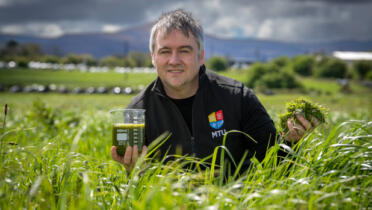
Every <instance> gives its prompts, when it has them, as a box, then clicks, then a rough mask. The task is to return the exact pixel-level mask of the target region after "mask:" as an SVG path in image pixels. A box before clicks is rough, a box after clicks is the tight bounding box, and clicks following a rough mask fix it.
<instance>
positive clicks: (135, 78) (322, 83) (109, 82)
mask: <svg viewBox="0 0 372 210" xmlns="http://www.w3.org/2000/svg"><path fill="white" fill-rule="evenodd" d="M219 74H221V75H224V76H227V77H230V78H233V79H236V80H238V81H241V82H244V81H245V79H246V72H245V71H240V70H230V71H226V72H221V73H219ZM155 78H156V74H155V73H116V72H113V71H110V72H106V73H103V72H97V73H91V72H80V71H60V70H33V69H11V70H8V69H0V84H1V85H32V84H35V83H36V84H41V85H49V84H55V85H64V86H65V87H68V88H74V87H81V88H87V87H99V86H105V87H114V86H120V87H132V88H138V87H139V86H146V85H147V84H149V83H150V82H151V81H153V80H154V79H155ZM299 80H300V81H301V82H302V83H303V84H304V87H305V88H306V89H307V90H310V91H313V92H317V91H321V92H322V93H328V94H329V93H330V94H334V93H338V92H339V90H340V85H339V84H338V83H337V80H335V79H314V78H310V77H308V78H303V77H300V78H299ZM351 90H352V91H354V93H357V94H358V93H369V92H371V90H370V89H369V88H366V87H364V86H362V85H361V84H360V83H358V82H355V81H352V82H351Z"/></svg>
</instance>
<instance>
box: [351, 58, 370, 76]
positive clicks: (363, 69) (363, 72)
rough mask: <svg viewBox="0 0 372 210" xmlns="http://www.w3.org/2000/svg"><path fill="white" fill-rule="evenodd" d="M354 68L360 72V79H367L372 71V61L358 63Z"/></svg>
mask: <svg viewBox="0 0 372 210" xmlns="http://www.w3.org/2000/svg"><path fill="white" fill-rule="evenodd" d="M353 68H354V69H355V70H356V71H357V72H358V75H359V78H360V79H365V78H366V76H367V74H368V73H369V72H370V71H372V62H371V61H356V62H355V63H354V64H353Z"/></svg>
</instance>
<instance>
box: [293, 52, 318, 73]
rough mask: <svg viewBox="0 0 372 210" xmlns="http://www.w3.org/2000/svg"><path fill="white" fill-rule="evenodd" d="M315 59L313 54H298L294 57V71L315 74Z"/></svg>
mask: <svg viewBox="0 0 372 210" xmlns="http://www.w3.org/2000/svg"><path fill="white" fill-rule="evenodd" d="M314 64H315V59H314V57H313V56H305V55H303V56H296V57H295V58H294V59H293V71H294V72H295V73H297V74H299V75H302V76H310V75H312V74H313V67H314Z"/></svg>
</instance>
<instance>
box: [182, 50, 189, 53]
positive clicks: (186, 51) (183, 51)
mask: <svg viewBox="0 0 372 210" xmlns="http://www.w3.org/2000/svg"><path fill="white" fill-rule="evenodd" d="M189 52H190V50H181V53H189Z"/></svg>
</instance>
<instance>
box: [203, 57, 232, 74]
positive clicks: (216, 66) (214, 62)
mask: <svg viewBox="0 0 372 210" xmlns="http://www.w3.org/2000/svg"><path fill="white" fill-rule="evenodd" d="M206 65H207V68H208V69H212V70H214V71H225V70H226V69H227V68H228V63H227V59H226V58H224V57H220V56H214V57H211V58H209V59H208V61H207V63H206Z"/></svg>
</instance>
